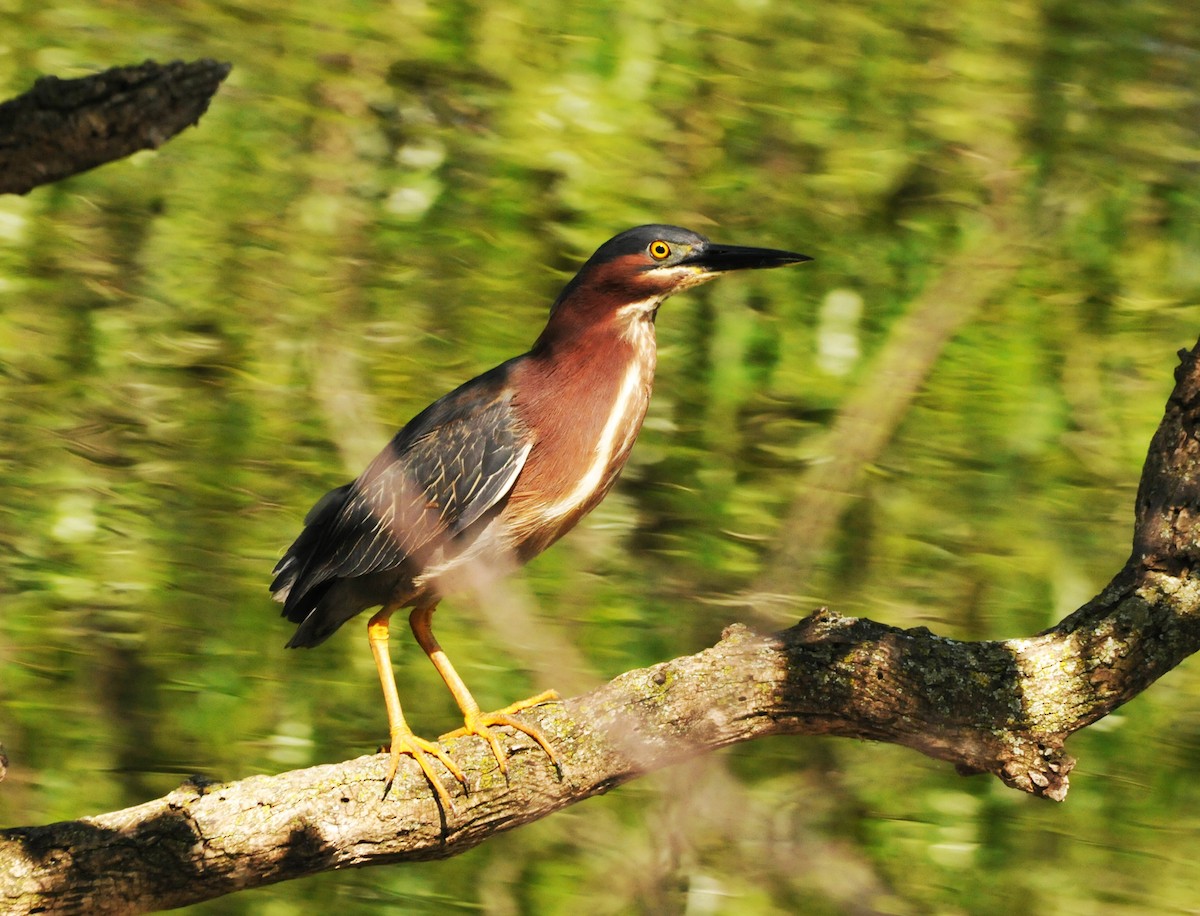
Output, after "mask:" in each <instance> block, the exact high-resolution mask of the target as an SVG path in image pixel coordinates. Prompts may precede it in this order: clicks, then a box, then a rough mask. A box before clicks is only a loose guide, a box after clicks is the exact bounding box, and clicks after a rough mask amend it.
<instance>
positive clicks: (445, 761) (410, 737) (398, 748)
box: [383, 731, 467, 811]
mask: <svg viewBox="0 0 1200 916" xmlns="http://www.w3.org/2000/svg"><path fill="white" fill-rule="evenodd" d="M388 752H389V753H390V755H391V760H390V762H389V763H388V772H387V779H386V780H385V782H384V785H383V794H384V795H386V794H387V793H388V790H389V789H391V787H392V782H393V781H394V780H395V778H396V771H397V769H399V767H400V758H401V756H403V755H404V754H407V755H408V756H410V757H412V758H413V760H415V761H416V762H417V765H418V766H419V767H420V768H421V772H422V773H424V774H425V778H426V779H427V780H428V781H429V784H430V785H431V786H432V787H433V790H434V791H435V792H437V794H438V797H439V798H440V799H441V801H442V805H443V806H444V807H445V808H446V809H448V810H451V811H452V810H454V805H453V803H452V802H451V801H450V794H449V793H448V792H447V791H446V787H445V786H443V785H442V782H441V780H439V779H438V778H437V776H435V775H434V772H433V766H432V765H431V764H430V762H429V757H430V756H433V757H436V758H437V759H438V760H440V761H441V762H442V766H444V767H445V768H446V769H447V770H449V771H450V775H451V776H453V777H454V778H455V779H457V780H458V781H459V783H461V784H462V787H463V793H464V794H465V793H466V791H467V777H466V775H465V774H464V773H463V771H462V770H461V769H459V767H458V764H456V763H455V762H454V761H453V760H451V759H450V757H449V755H447V754H446V752H445V751H444V750H442V748H441V746H440V745H438V744H435V743H434V742H432V741H426V740H425V739H424V738H418V737H417V736H416V735H414V734H413V733H412V732H411V731H397V732H395V733H394V734H393V735H392V743H391V747H390V748H389V749H388Z"/></svg>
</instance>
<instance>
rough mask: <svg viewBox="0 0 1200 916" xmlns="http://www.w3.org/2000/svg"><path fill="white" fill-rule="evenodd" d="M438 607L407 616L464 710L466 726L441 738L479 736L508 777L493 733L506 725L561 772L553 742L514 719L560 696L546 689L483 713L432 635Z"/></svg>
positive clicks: (498, 744) (504, 759)
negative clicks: (538, 748) (496, 727)
mask: <svg viewBox="0 0 1200 916" xmlns="http://www.w3.org/2000/svg"><path fill="white" fill-rule="evenodd" d="M436 607H437V605H436V604H435V605H430V606H429V607H415V608H413V611H412V613H411V614H410V615H409V617H408V622H409V624H410V625H411V626H412V631H413V635H414V636H416V637H417V642H418V643H420V645H421V648H422V649H424V650H425V654H426V655H428V656H429V660H430V661H431V662H433V666H434V667H435V668H437V670H438V674H440V675H441V676H442V680H443V681H445V682H446V686H447V687H448V688H450V693H451V694H452V695H453V696H454V701H455V702H456V703H457V704H458V708H459V709H461V710H462V714H463V727H462V728H458V729H455V730H454V731H452V732H449V733H448V734H445V735H442V738H457V737H460V736H463V735H478V736H479V737H480V738H482V739H483V740H484V741H486V742H487V743H488V747H490V748H491V750H492V756H493V757H495V758H496V763H497V764H498V765H499V767H500V772H501V773H504V774H505V775H507V774H508V761H507V759H506V758H505V755H504V752H503V750H502V749H501V748H500V739H499V738H498V737H497V736H496V733H495V732H494V731H492V729H491V726H493V725H507V726H508V727H509V728H514V729H516V730H517V731H519V732H524V733H525V734H526V735H528V736H529V737H530V738H532V739H533V740H534V741H536V742H537V743H538V744H539V745H540V746H541V748H542V750H543V751H545V752H546V756H547V757H549V758H550V762H551V763H553V764H554V768H555V769H556V770H559V771H560V772H561V771H562V767H561V766H560V765H559V762H558V756H557V755H556V754H555V753H554V750H553V749H552V748H551V747H550V743H549V742H548V741H547V740H546V736H545V735H543V734H542V733H541V731H539V730H538V729H536V728H534V727H533V726H532V725H526V724H524V723H523V722H519V721H518V720H516V719H514V718H513V715H512V714H513V713H515V712H520V711H521V710H522V709H528V708H529V707H531V706H537V705H538V704H539V703H546V702H549V701H550V700H557V699H558V694H557V693H555V692H554V691H553V690H547V691H546V692H545V693H539V694H538V695H537V696H535V697H530V698H529V699H528V700H521V701H520V702H517V703H513V704H512V705H510V706H506V707H504V708H503V709H500V710H497V711H496V712H482V711H480V709H479V704H478V703H477V702H475V698H474V697H473V696H471V691H469V690H468V689H467V685H466V684H465V683H463V679H462V678H461V677H459V675H458V672H457V671H455V670H454V666H453V665H452V664H450V659H449V658H447V657H446V653H445V652H444V651H443V650H442V647H441V646H440V645H439V644H438V641H437V639H436V638H435V637H434V635H433V626H432V624H433V612H434V609H435V608H436Z"/></svg>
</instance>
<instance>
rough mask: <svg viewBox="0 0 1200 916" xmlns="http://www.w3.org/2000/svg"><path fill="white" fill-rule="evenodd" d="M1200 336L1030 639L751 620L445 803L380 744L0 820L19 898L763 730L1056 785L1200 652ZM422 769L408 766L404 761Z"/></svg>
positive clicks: (8, 882) (569, 787)
mask: <svg viewBox="0 0 1200 916" xmlns="http://www.w3.org/2000/svg"><path fill="white" fill-rule="evenodd" d="M1198 354H1200V344H1198V345H1197V348H1196V349H1193V350H1192V351H1191V352H1184V353H1183V354H1182V355H1183V364H1182V365H1181V366H1180V368H1179V369H1178V370H1177V372H1176V386H1175V390H1174V391H1173V392H1172V394H1171V397H1170V399H1169V401H1168V403H1167V409H1166V414H1165V416H1164V418H1163V421H1162V424H1161V426H1160V427H1159V430H1158V432H1157V433H1156V434H1155V437H1154V440H1153V443H1152V444H1151V448H1150V455H1149V457H1148V459H1147V461H1146V465H1145V469H1144V471H1143V476H1142V481H1141V486H1140V488H1139V491H1138V497H1137V511H1136V519H1137V521H1136V530H1135V533H1134V549H1133V553H1132V556H1131V557H1130V559H1129V561H1128V563H1127V564H1126V565H1125V567H1124V568H1123V569H1122V570H1121V571H1120V572H1119V573H1118V574H1117V575H1116V577H1115V578H1114V579H1113V581H1112V582H1111V583H1110V584H1109V585H1108V586H1107V587H1106V588H1105V589H1104V591H1103V592H1101V593H1100V594H1099V595H1098V596H1097V597H1096V598H1094V599H1093V600H1092V601H1090V602H1088V604H1086V605H1085V606H1083V607H1082V608H1080V609H1079V610H1078V611H1076V612H1075V613H1073V614H1071V615H1070V616H1069V617H1068V618H1066V619H1065V620H1063V621H1062V622H1061V623H1060V624H1058V625H1057V626H1055V627H1054V628H1052V629H1050V630H1048V631H1046V632H1044V633H1041V634H1038V635H1036V636H1033V637H1029V638H1024V639H1012V640H1006V641H999V642H974V643H972V642H959V641H956V640H952V639H946V638H943V637H940V636H937V635H935V634H933V633H931V632H929V631H928V630H927V629H925V628H923V627H919V628H916V629H912V630H899V629H896V628H894V627H888V626H885V625H883V624H879V623H874V622H872V621H870V620H862V619H855V618H847V617H841V616H839V615H837V614H834V613H831V612H829V611H827V610H820V611H817V612H816V613H814V614H812V615H810V616H809V617H808V618H806V619H805V620H803V621H801V622H800V623H799V624H798V625H796V626H794V627H792V628H791V629H789V630H787V631H785V632H783V633H780V634H777V635H775V636H760V635H755V634H753V633H751V632H750V631H749V630H747V629H746V628H745V627H742V626H740V625H735V626H732V627H730V628H729V629H727V630H726V631H725V633H724V635H723V636H722V638H721V641H720V642H719V643H718V644H717V645H715V646H713V647H712V648H710V649H707V650H705V651H704V652H701V653H699V654H697V655H692V656H688V657H684V658H678V659H674V660H672V661H669V662H663V663H662V664H659V665H655V666H654V667H652V668H647V669H643V670H639V671H630V672H628V673H626V674H623V675H621V676H620V677H618V678H616V679H615V680H613V681H612V682H610V683H609V684H606V685H604V686H603V687H600V688H599V689H597V690H594V691H592V692H591V693H588V694H585V695H583V696H579V697H575V698H573V699H570V700H566V701H563V702H561V703H551V704H546V705H544V706H541V707H538V708H536V709H534V710H530V711H529V712H528V713H527V716H528V718H529V719H531V720H532V721H534V722H535V723H536V724H537V725H538V726H539V727H540V728H541V729H542V730H543V731H544V732H545V733H546V735H547V736H548V737H549V738H550V740H551V742H552V743H553V745H554V746H555V748H556V749H557V751H558V753H559V755H560V757H561V762H562V769H561V773H559V772H556V771H555V769H554V768H553V767H552V766H551V765H550V764H549V762H548V760H547V758H546V756H545V755H544V754H543V753H542V752H541V751H540V749H538V748H537V747H536V745H534V744H533V743H532V742H531V741H530V740H529V739H528V738H527V737H526V736H524V735H521V734H515V735H512V736H510V738H509V740H508V747H509V750H510V752H511V757H510V760H509V772H508V777H507V779H506V778H505V777H504V776H503V775H502V774H500V773H499V771H498V770H497V767H496V763H495V761H494V759H493V758H492V757H491V755H490V753H489V752H488V750H487V748H486V747H485V746H484V744H483V742H481V741H478V740H475V739H464V738H459V739H451V740H448V741H447V742H446V744H447V749H448V751H449V753H450V754H451V755H453V757H454V759H455V760H456V761H457V762H458V763H459V764H460V766H461V767H462V768H463V770H464V771H465V772H466V773H467V776H468V780H469V793H468V794H466V795H463V794H462V793H461V791H460V790H459V789H458V787H457V784H456V783H455V782H454V780H453V779H451V778H450V777H449V776H448V775H446V776H445V777H444V782H445V784H446V787H447V788H448V789H449V790H450V791H451V792H452V794H453V795H454V797H455V804H454V808H453V809H452V810H442V809H441V808H440V807H439V806H438V802H437V796H436V795H435V794H434V793H433V792H432V791H431V790H430V788H429V786H428V784H427V783H425V782H424V780H423V778H422V777H421V775H420V773H419V771H418V770H417V767H416V765H415V764H411V765H406V766H405V767H404V768H402V771H401V774H400V775H399V776H398V777H397V779H396V783H395V785H394V786H393V787H392V790H391V792H390V793H389V794H388V795H387V796H386V797H384V794H383V779H384V774H385V772H386V768H387V758H386V757H384V756H373V757H360V758H358V759H357V760H351V761H347V762H345V763H341V764H336V765H327V766H318V767H312V768H310V769H306V770H296V771H293V772H290V773H282V774H279V775H277V776H255V777H251V778H249V779H244V780H240V781H238V782H233V783H229V784H224V785H217V784H206V783H202V782H200V781H193V782H189V783H186V784H185V785H184V786H182V787H181V788H179V789H177V790H176V791H174V792H172V793H171V794H170V795H168V796H166V797H165V798H161V799H158V800H156V801H152V802H147V803H146V804H143V805H139V806H137V807H135V808H129V809H126V810H124V811H117V812H113V813H109V814H103V815H99V816H96V817H90V818H82V819H80V820H78V821H72V822H65V823H59V824H51V825H48V826H44V827H24V828H16V829H9V830H4V831H0V902H2V903H3V904H4V906H5V910H6V912H12V913H33V912H38V913H83V912H87V913H116V912H121V913H126V912H144V911H147V910H151V909H160V908H165V907H172V906H181V905H184V904H187V903H195V902H198V901H201V900H206V899H211V898H213V897H216V896H220V895H222V894H226V893H231V892H233V891H235V890H241V889H244V888H249V887H255V886H259V885H264V884H270V883H274V882H278V881H284V880H288V879H290V878H296V877H300V876H303V875H308V874H312V873H314V872H318V871H324V870H328V869H336V868H357V867H363V866H367V865H376V864H384V863H390V862H398V861H405V860H418V859H432V858H444V857H449V856H452V855H456V854H458V853H460V852H463V851H464V850H467V849H470V848H471V847H473V846H475V845H477V844H479V843H481V842H483V841H484V840H485V839H487V838H488V837H490V836H492V835H493V834H496V833H499V832H501V831H503V830H510V829H512V828H514V827H518V826H520V825H522V824H525V823H528V822H530V821H533V820H537V819H538V818H541V817H545V816H546V815H547V814H550V813H552V812H554V811H557V810H558V809H560V808H563V807H566V806H567V805H570V804H573V803H575V802H578V801H581V800H583V799H586V798H590V797H592V796H593V795H597V794H600V793H603V792H606V791H608V790H609V789H611V788H614V787H616V786H619V785H621V784H623V783H625V782H627V781H629V780H630V779H634V778H636V777H637V776H640V775H642V774H644V773H648V772H650V771H653V770H656V769H659V768H661V767H664V766H667V765H669V764H673V763H677V762H680V761H682V760H686V759H688V758H690V757H694V756H697V755H699V754H703V753H707V752H709V751H712V750H715V749H717V748H721V747H725V746H727V745H730V744H734V743H737V742H741V741H749V740H752V739H754V738H761V737H766V736H769V735H784V734H787V735H841V736H845V737H854V738H867V739H872V740H878V741H887V742H891V743H895V744H901V745H905V746H907V747H911V748H914V749H916V750H919V751H921V752H922V753H924V754H927V755H929V756H931V757H935V758H938V759H941V760H947V761H950V762H952V763H954V764H955V765H956V766H957V767H958V769H959V771H960V772H963V773H980V772H987V773H992V774H994V775H996V776H998V777H999V778H1000V779H1001V780H1003V781H1004V782H1005V784H1007V785H1009V786H1012V787H1014V788H1017V789H1020V790H1022V791H1025V792H1030V793H1032V794H1034V795H1039V796H1042V797H1046V798H1051V799H1055V800H1061V799H1062V798H1064V797H1065V796H1066V793H1067V789H1068V785H1069V783H1068V774H1069V772H1070V770H1071V769H1072V767H1073V766H1074V761H1073V760H1072V759H1071V758H1070V757H1069V756H1068V755H1067V754H1066V753H1065V751H1064V750H1063V744H1064V742H1065V740H1066V739H1067V737H1068V736H1070V735H1071V734H1073V733H1074V732H1075V731H1078V730H1079V729H1081V728H1083V727H1085V726H1087V725H1089V724H1091V723H1092V722H1095V721H1096V720H1097V719H1099V718H1101V717H1102V716H1104V715H1106V714H1108V713H1109V712H1111V711H1113V710H1114V709H1116V708H1117V707H1118V706H1120V705H1121V704H1123V703H1125V702H1126V701H1127V700H1129V699H1131V698H1132V697H1134V696H1136V695H1137V694H1138V693H1140V692H1141V691H1142V690H1144V689H1146V687H1148V686H1149V685H1150V684H1152V683H1153V682H1154V681H1155V680H1157V679H1158V678H1159V677H1161V676H1162V675H1163V674H1164V673H1166V672H1167V671H1169V670H1170V669H1171V668H1173V667H1174V666H1175V665H1177V664H1178V663H1179V662H1180V661H1182V660H1183V659H1184V658H1186V657H1187V656H1188V655H1190V654H1192V653H1194V652H1195V651H1197V649H1200V582H1198V581H1197V579H1196V578H1195V577H1194V576H1193V575H1192V569H1193V568H1194V566H1195V561H1196V558H1197V551H1200V546H1198V545H1200V527H1198V526H1197V520H1198V519H1200V438H1198V435H1197V433H1198V431H1200V357H1198ZM410 763H411V762H410Z"/></svg>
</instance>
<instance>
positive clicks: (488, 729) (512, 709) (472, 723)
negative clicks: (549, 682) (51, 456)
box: [439, 690, 561, 774]
mask: <svg viewBox="0 0 1200 916" xmlns="http://www.w3.org/2000/svg"><path fill="white" fill-rule="evenodd" d="M557 699H558V693H557V692H556V691H554V690H547V691H545V692H543V693H539V694H538V695H537V696H532V697H529V698H528V699H525V700H518V701H517V702H516V703H510V704H509V705H508V706H505V707H504V708H503V709H498V710H496V711H495V712H477V713H474V714H470V713H468V714H467V715H465V716H464V718H463V726H462V728H456V729H455V730H454V731H452V732H447V733H446V734H444V735H442V736H441V739H439V740H443V741H444V740H445V739H447V738H461V737H464V736H466V735H477V736H478V737H480V738H482V739H483V740H484V741H486V742H487V743H488V747H490V748H491V750H492V756H493V757H495V758H496V763H497V765H498V766H499V767H500V772H501V773H504V774H507V773H508V761H507V759H506V758H505V755H504V752H503V750H502V749H501V747H500V739H499V738H498V737H497V735H496V732H494V731H492V728H493V726H497V725H507V726H508V727H509V728H512V729H515V730H516V731H519V732H523V733H524V734H526V735H528V736H529V737H530V738H532V739H533V740H534V741H536V742H537V743H538V746H540V747H541V749H542V750H543V751H545V752H546V756H547V757H549V758H550V762H551V763H553V764H554V767H555V769H558V770H561V767H560V765H559V762H558V755H556V754H555V753H554V750H553V749H552V748H551V747H550V742H549V741H547V740H546V736H545V735H543V734H542V732H541V730H540V729H538V728H535V727H534V726H532V725H526V724H525V723H524V722H521V721H519V720H517V719H515V718H513V713H516V712H520V711H522V710H524V709H529V708H530V707H531V706H539V705H541V704H542V703H549V702H550V701H552V700H557Z"/></svg>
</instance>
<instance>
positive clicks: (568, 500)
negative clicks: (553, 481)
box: [544, 359, 646, 519]
mask: <svg viewBox="0 0 1200 916" xmlns="http://www.w3.org/2000/svg"><path fill="white" fill-rule="evenodd" d="M642 365H643V361H642V360H641V359H634V360H632V361H631V362H630V363H629V367H628V368H627V369H626V370H625V378H623V379H622V380H621V390H620V391H619V392H617V397H616V400H614V401H613V405H612V408H611V409H610V410H609V414H608V419H607V420H606V421H605V422H604V429H602V430H601V431H600V439H599V441H598V442H597V443H596V448H595V450H594V451H593V453H592V463H591V464H590V465H589V466H588V469H587V473H585V474H584V475H583V476H582V477H581V478H580V479H579V482H578V483H577V484H575V486H574V487H573V488H572V489H571V492H570V493H568V494H567V495H566V496H564V497H563V498H562V499H560V500H559V501H558V502H556V503H552V504H551V505H550V506H548V507H547V508H546V511H545V515H544V517H545V518H547V519H553V518H561V517H562V516H564V515H568V514H570V513H571V512H573V511H574V510H575V509H577V508H578V507H579V506H581V505H583V504H584V503H585V502H587V500H588V499H589V498H590V497H591V496H592V495H593V494H594V493H595V492H596V490H598V489H599V488H600V486H601V485H602V484H603V483H604V478H605V477H606V476H607V474H608V469H609V466H610V465H611V464H612V460H613V456H615V455H616V454H618V453H619V452H620V451H622V450H623V449H624V448H626V447H628V445H629V441H630V439H631V438H632V437H633V436H635V435H636V434H637V429H636V428H635V429H632V430H631V429H630V424H631V423H634V424H635V425H640V423H638V422H637V421H640V419H641V417H640V416H638V411H637V409H636V404H637V402H638V399H640V398H644V397H645V395H644V394H643V388H644V387H645V384H646V381H645V379H644V378H643V377H642Z"/></svg>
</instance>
